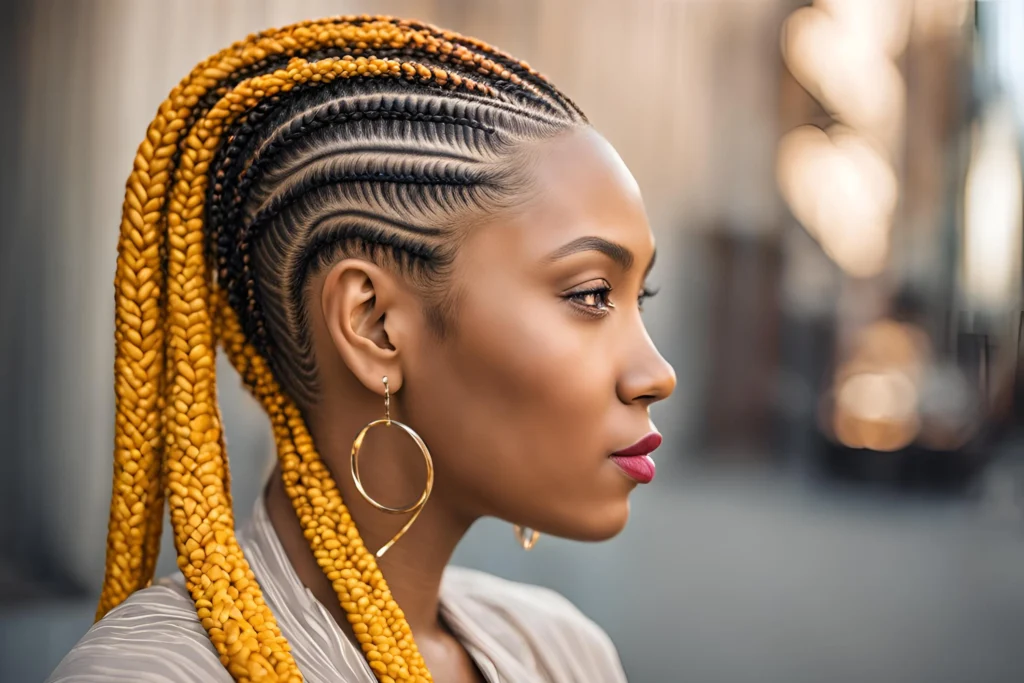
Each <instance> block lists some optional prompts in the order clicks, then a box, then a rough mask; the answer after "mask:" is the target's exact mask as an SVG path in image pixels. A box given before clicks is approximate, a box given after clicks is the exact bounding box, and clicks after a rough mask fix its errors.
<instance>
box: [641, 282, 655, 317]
mask: <svg viewBox="0 0 1024 683" xmlns="http://www.w3.org/2000/svg"><path fill="white" fill-rule="evenodd" d="M657 293H658V290H657V289H649V288H647V287H644V288H643V289H642V290H640V296H638V297H637V303H638V304H639V306H640V310H641V311H642V310H644V302H645V301H647V300H648V299H650V298H651V297H652V296H655V295H656V294H657Z"/></svg>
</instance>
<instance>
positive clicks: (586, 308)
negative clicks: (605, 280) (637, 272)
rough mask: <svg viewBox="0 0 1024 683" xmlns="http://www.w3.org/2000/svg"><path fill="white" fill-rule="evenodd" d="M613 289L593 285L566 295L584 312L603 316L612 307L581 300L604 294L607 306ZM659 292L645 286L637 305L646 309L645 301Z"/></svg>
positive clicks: (603, 297) (641, 308) (603, 298)
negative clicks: (593, 304) (599, 306)
mask: <svg viewBox="0 0 1024 683" xmlns="http://www.w3.org/2000/svg"><path fill="white" fill-rule="evenodd" d="M611 291H612V288H611V287H593V288H591V289H587V290H584V291H582V292H572V293H571V294H568V295H566V297H565V298H566V299H569V300H570V301H573V302H574V303H575V304H576V305H577V306H579V307H580V308H581V309H582V310H583V312H584V313H585V314H586V315H591V316H594V317H602V316H605V315H608V312H609V311H610V310H611V309H609V308H598V307H597V306H592V305H590V304H584V303H581V302H582V300H584V299H586V298H587V297H589V296H593V295H595V294H601V295H602V300H603V301H604V304H605V305H606V306H607V304H608V295H609V294H610V293H611ZM657 293H658V290H657V289H648V288H647V287H644V288H643V289H642V290H640V296H638V297H637V305H638V306H639V308H640V310H641V311H642V310H644V301H645V300H647V299H650V298H651V297H652V296H654V295H655V294H657Z"/></svg>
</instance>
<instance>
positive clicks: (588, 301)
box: [564, 282, 615, 317]
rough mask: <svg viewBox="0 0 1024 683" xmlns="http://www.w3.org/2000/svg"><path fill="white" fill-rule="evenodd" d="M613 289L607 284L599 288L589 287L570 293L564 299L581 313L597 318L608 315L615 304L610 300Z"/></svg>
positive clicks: (604, 283)
mask: <svg viewBox="0 0 1024 683" xmlns="http://www.w3.org/2000/svg"><path fill="white" fill-rule="evenodd" d="M611 291H612V288H611V285H609V284H608V283H607V282H603V283H602V284H601V285H600V286H597V287H588V288H587V289H581V290H578V291H575V292H569V293H568V294H566V295H565V297H564V298H566V299H568V300H569V301H571V302H572V303H573V305H575V306H576V307H577V308H578V309H580V310H581V312H583V313H585V314H587V315H592V316H595V317H598V316H603V315H607V314H608V312H609V311H611V309H613V308H615V304H613V303H612V302H611V301H609V300H608V295H609V294H611Z"/></svg>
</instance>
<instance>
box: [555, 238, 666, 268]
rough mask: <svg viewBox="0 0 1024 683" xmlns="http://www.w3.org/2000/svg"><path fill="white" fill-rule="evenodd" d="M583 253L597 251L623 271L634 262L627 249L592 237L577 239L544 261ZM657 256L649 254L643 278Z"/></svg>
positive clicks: (558, 259)
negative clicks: (649, 258)
mask: <svg viewBox="0 0 1024 683" xmlns="http://www.w3.org/2000/svg"><path fill="white" fill-rule="evenodd" d="M583 251H599V252H601V253H602V254H604V255H605V256H607V257H608V258H610V259H611V260H612V261H614V262H615V263H616V264H618V265H619V267H620V268H622V269H623V270H629V269H630V268H631V267H632V266H633V261H635V260H636V259H635V258H634V256H633V252H632V251H630V250H629V249H628V248H627V247H624V246H623V245H621V244H619V243H618V242H612V241H610V240H606V239H604V238H603V237H593V236H590V237H578V238H576V239H574V240H573V241H572V242H568V243H567V244H563V245H562V246H560V247H559V248H558V249H555V250H554V251H553V252H551V253H550V254H548V257H547V259H546V260H547V261H548V262H554V261H560V260H561V259H564V258H567V257H569V256H572V255H573V254H578V253H580V252H583ZM657 255H658V251H657V250H655V251H654V252H653V253H652V254H651V262H650V263H648V264H647V270H645V271H644V277H646V276H647V275H648V273H650V272H651V268H653V267H654V259H655V258H656V257H657Z"/></svg>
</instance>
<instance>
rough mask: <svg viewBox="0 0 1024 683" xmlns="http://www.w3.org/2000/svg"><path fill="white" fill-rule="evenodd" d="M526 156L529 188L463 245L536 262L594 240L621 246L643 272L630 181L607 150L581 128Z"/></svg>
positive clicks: (647, 237)
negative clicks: (578, 242)
mask: <svg viewBox="0 0 1024 683" xmlns="http://www.w3.org/2000/svg"><path fill="white" fill-rule="evenodd" d="M528 155H529V158H530V161H529V165H528V174H529V176H530V187H529V189H528V190H527V192H526V193H525V194H524V196H523V197H522V201H521V202H520V203H519V204H517V205H516V206H515V207H514V208H513V209H512V210H511V211H508V212H502V214H501V215H498V216H495V217H493V218H492V219H491V220H490V221H488V223H492V225H490V226H488V227H487V228H484V229H482V230H481V229H478V230H475V231H473V235H472V236H471V237H470V241H477V240H478V239H479V240H480V241H481V242H486V243H488V244H487V245H485V244H479V245H478V246H479V247H482V248H485V249H486V247H487V246H489V247H491V248H493V249H495V250H497V251H498V253H501V254H502V255H504V256H505V257H510V256H512V255H514V254H515V255H519V256H520V257H523V258H529V259H531V260H536V259H539V258H541V257H543V256H545V255H547V254H549V253H550V252H552V251H553V250H555V249H557V248H558V247H560V246H562V245H563V244H565V243H567V242H569V241H572V240H573V239H576V238H577V237H582V236H596V237H603V238H605V239H608V240H611V241H614V242H618V243H620V244H622V245H623V246H625V247H627V248H628V249H630V250H631V251H633V252H634V254H636V256H637V257H638V259H639V260H640V261H641V265H643V260H644V259H645V258H646V256H645V255H647V254H650V252H651V251H652V250H653V236H652V235H651V231H650V227H649V225H648V222H647V215H646V212H645V211H644V205H643V200H642V198H641V196H640V189H639V187H638V186H637V183H636V180H635V179H634V178H633V176H632V174H631V173H630V172H629V169H628V168H626V165H625V163H623V161H622V159H621V158H620V157H619V155H618V153H617V152H616V151H615V149H614V148H613V147H612V146H611V144H609V143H608V142H607V141H606V140H605V139H604V138H603V137H601V136H600V135H599V134H598V133H597V132H596V131H594V130H593V129H592V128H590V127H587V128H582V129H579V130H574V131H571V132H569V133H565V134H563V135H560V136H558V137H557V138H555V139H553V140H547V141H543V142H540V143H537V144H536V145H535V146H534V147H533V148H532V149H529V150H528ZM495 228H497V229H495ZM466 246H469V245H468V244H467V245H466Z"/></svg>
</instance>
